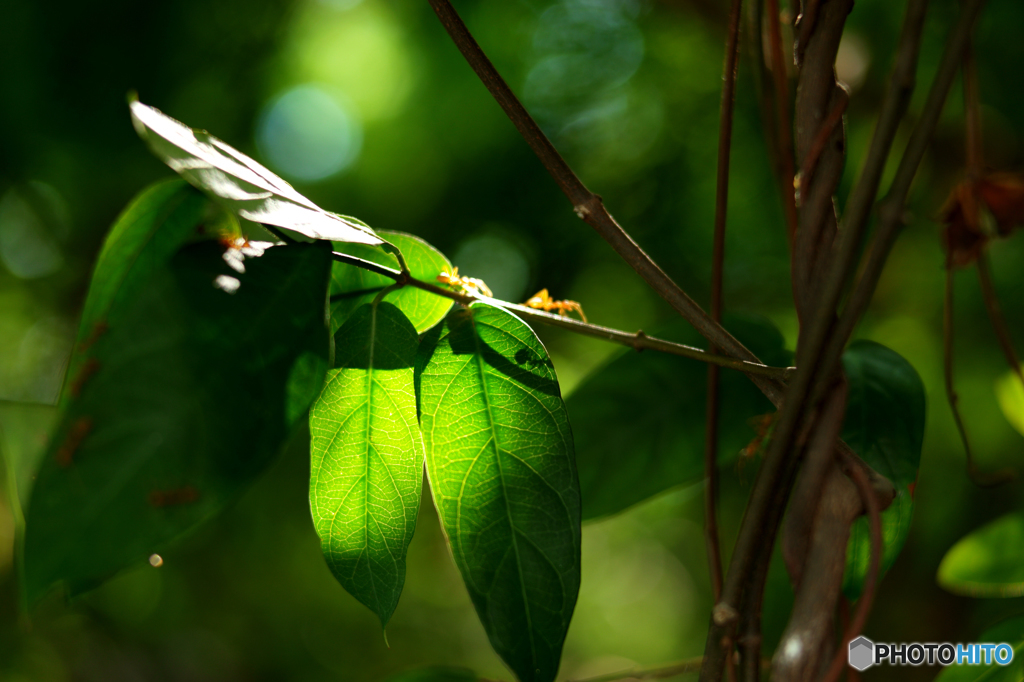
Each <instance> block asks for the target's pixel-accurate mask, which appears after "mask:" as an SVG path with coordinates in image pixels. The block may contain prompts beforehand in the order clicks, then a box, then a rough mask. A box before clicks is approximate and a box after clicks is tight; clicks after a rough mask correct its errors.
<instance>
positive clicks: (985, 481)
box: [942, 257, 1014, 488]
mask: <svg viewBox="0 0 1024 682" xmlns="http://www.w3.org/2000/svg"><path fill="white" fill-rule="evenodd" d="M954 272H955V270H954V269H953V264H952V262H951V257H950V258H947V263H946V292H945V297H944V305H943V307H942V342H943V343H942V351H943V352H942V370H943V377H944V379H945V387H946V401H947V402H948V403H949V409H950V411H951V412H952V413H953V422H954V423H955V424H956V430H957V432H958V433H959V434H960V441H961V442H962V443H963V446H964V456H965V457H966V458H967V476H968V477H969V478H970V479H971V481H972V482H973V483H974V484H975V485H977V486H979V487H982V488H992V487H995V486H998V485H1002V484H1003V483H1006V482H1007V481H1010V480H1012V479H1013V478H1014V473H1013V471H1012V470H1010V469H1000V470H999V471H995V472H992V473H985V472H982V471H981V470H979V469H978V464H977V462H975V460H974V452H973V450H972V449H971V442H970V440H969V439H968V438H967V427H966V426H965V425H964V419H963V416H962V415H961V414H960V405H959V403H960V398H959V396H958V395H957V393H956V386H955V385H954V380H953V367H954V362H953V277H954ZM979 272H980V270H979Z"/></svg>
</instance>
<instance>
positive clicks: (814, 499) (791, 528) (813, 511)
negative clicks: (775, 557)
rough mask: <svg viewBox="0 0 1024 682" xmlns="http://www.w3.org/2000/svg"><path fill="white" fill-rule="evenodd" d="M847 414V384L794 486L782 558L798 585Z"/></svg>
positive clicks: (827, 408)
mask: <svg viewBox="0 0 1024 682" xmlns="http://www.w3.org/2000/svg"><path fill="white" fill-rule="evenodd" d="M845 413H846V385H845V384H839V385H837V386H836V388H835V389H833V390H832V392H831V394H830V395H829V397H828V398H827V399H826V401H825V404H824V406H823V408H822V413H821V418H820V419H819V420H818V424H817V433H816V434H815V436H814V438H812V439H811V442H810V444H809V446H808V448H807V456H806V457H805V459H804V465H803V467H802V468H801V470H800V476H799V478H798V479H797V482H796V485H794V487H793V495H792V499H791V501H790V503H789V511H788V512H787V513H786V522H785V524H786V525H785V528H784V531H783V535H782V557H783V560H784V561H785V563H786V570H787V571H788V572H789V578H790V581H791V583H792V584H793V586H794V587H797V586H799V585H800V580H801V578H802V577H803V572H804V564H805V562H806V560H807V550H808V547H809V546H810V544H811V534H812V531H813V529H814V520H815V517H816V515H817V512H818V509H819V507H820V502H821V497H822V491H823V490H824V489H825V480H826V478H827V476H828V472H829V470H830V469H831V468H832V467H833V466H834V462H835V446H836V441H837V440H838V439H839V433H840V431H841V430H842V426H843V416H844V415H845Z"/></svg>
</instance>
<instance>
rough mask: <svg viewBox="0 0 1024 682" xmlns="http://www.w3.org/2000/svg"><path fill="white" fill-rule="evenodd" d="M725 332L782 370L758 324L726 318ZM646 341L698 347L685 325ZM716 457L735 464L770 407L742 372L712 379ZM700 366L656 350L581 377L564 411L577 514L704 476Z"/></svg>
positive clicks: (782, 359) (781, 359)
mask: <svg viewBox="0 0 1024 682" xmlns="http://www.w3.org/2000/svg"><path fill="white" fill-rule="evenodd" d="M726 327H727V328H728V329H729V330H730V331H731V332H732V333H733V334H735V335H736V337H737V338H738V339H739V340H740V341H741V342H743V343H744V345H746V346H747V348H749V349H750V350H751V351H753V352H754V353H755V354H756V355H757V356H758V357H759V358H760V359H761V360H762V361H763V362H766V363H768V364H770V365H776V366H785V365H787V364H789V360H790V356H789V354H788V353H787V352H786V351H785V350H784V347H783V343H784V342H783V339H782V335H781V334H779V332H778V331H777V330H776V329H775V328H774V327H773V326H772V325H771V323H770V322H768V321H767V320H763V319H761V318H753V317H739V316H727V318H726ZM654 336H658V337H660V338H667V339H672V340H674V341H679V342H681V343H688V344H692V345H700V346H706V342H703V341H702V339H701V338H700V337H699V335H698V334H697V332H696V331H694V330H693V328H692V327H691V326H690V325H689V324H687V323H686V322H685V321H683V320H681V319H679V320H673V321H671V322H670V323H669V324H667V325H665V326H664V327H662V328H660V329H658V330H656V333H655V334H654ZM720 381H721V385H720V394H719V396H720V405H721V408H720V413H719V420H720V421H719V450H718V459H719V461H720V462H722V463H723V464H725V463H729V462H732V461H733V460H735V459H736V457H737V455H738V454H739V452H740V450H741V449H742V448H744V447H745V446H746V445H747V444H749V443H750V442H751V440H753V439H754V438H755V437H756V436H757V429H756V427H755V425H754V421H755V418H756V417H757V416H758V415H763V414H766V413H771V412H774V408H773V407H772V404H771V403H770V402H769V401H768V399H767V398H765V397H764V396H763V395H762V394H761V392H760V391H759V390H758V389H757V387H755V386H754V385H753V384H752V383H751V382H750V379H748V378H747V377H746V376H744V375H743V374H741V373H740V372H736V371H732V370H727V369H726V370H722V372H721V374H720ZM706 403H707V365H706V364H704V363H702V362H698V361H696V360H690V359H688V358H681V357H676V356H673V355H667V354H664V353H657V352H651V351H647V352H643V353H637V352H635V351H625V352H623V353H622V354H621V355H619V356H618V357H617V358H616V359H614V360H612V361H611V362H610V363H609V364H608V365H606V366H604V367H603V368H601V369H599V370H597V371H596V372H595V373H593V374H591V375H590V376H589V377H587V378H586V379H585V380H584V381H583V383H582V385H581V386H580V387H579V388H577V389H576V391H574V392H573V394H572V395H571V396H569V398H568V400H567V401H566V406H567V408H568V410H569V419H570V421H571V422H572V425H573V435H574V437H575V442H576V453H577V466H578V467H579V476H580V489H581V492H582V496H583V518H584V519H593V518H597V517H601V516H606V515H608V514H614V513H616V512H619V511H622V510H623V509H625V508H627V507H629V506H631V505H634V504H636V503H638V502H640V501H642V500H645V499H647V498H649V497H651V496H653V495H656V494H658V493H660V492H663V491H665V490H668V489H669V488H672V487H675V486H678V485H682V484H688V483H694V482H697V481H699V480H701V479H702V478H703V477H704V428H705V426H704V420H705V416H706V415H705V413H706V407H705V406H706Z"/></svg>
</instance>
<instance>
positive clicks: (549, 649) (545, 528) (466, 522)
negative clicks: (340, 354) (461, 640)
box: [418, 303, 580, 682]
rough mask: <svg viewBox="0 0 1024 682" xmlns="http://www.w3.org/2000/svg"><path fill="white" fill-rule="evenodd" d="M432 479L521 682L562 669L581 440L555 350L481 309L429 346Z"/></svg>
mask: <svg viewBox="0 0 1024 682" xmlns="http://www.w3.org/2000/svg"><path fill="white" fill-rule="evenodd" d="M418 365H419V367H420V368H421V369H420V372H419V377H418V380H419V387H418V390H419V397H420V409H421V423H422V428H423V438H424V442H425V444H426V447H427V473H428V475H429V478H430V487H431V491H432V494H433V496H434V503H435V505H436V506H437V509H438V514H439V516H440V518H441V523H442V525H443V527H444V530H445V533H446V535H447V538H448V542H449V545H450V547H451V551H452V556H453V557H454V558H455V563H456V564H457V566H458V568H459V571H460V572H461V573H462V577H463V580H464V581H465V583H466V588H467V589H468V590H469V595H470V597H471V598H472V601H473V604H474V606H475V607H476V611H477V615H478V616H479V617H480V620H481V622H482V623H483V626H484V629H485V630H486V631H487V635H488V637H489V638H490V640H491V644H492V646H494V649H495V650H496V651H497V652H498V654H499V655H500V656H501V657H502V658H503V659H504V661H505V663H506V664H508V666H509V667H510V668H511V669H512V671H513V672H514V673H515V675H516V677H517V678H518V679H519V680H521V682H550V681H551V680H553V679H554V678H555V674H556V673H557V671H558V664H559V658H560V656H561V652H562V644H563V642H564V640H565V633H566V630H567V629H568V627H569V620H570V618H571V616H572V612H573V608H574V606H575V604H576V595H577V592H578V591H579V581H580V507H579V504H580V502H579V485H578V483H577V480H576V471H575V466H574V462H573V445H572V434H571V432H570V430H569V422H568V419H567V416H566V411H565V406H564V405H563V403H562V398H561V394H560V392H559V388H558V381H557V380H556V378H555V373H554V370H553V369H552V367H551V361H550V359H549V358H548V354H547V351H546V350H545V349H544V346H543V345H541V343H540V341H539V340H538V339H537V337H536V336H535V335H534V333H533V331H532V330H531V329H530V328H529V327H527V326H526V325H525V324H524V323H523V322H522V321H521V320H520V319H519V318H517V317H515V316H514V315H512V314H511V313H508V312H506V311H504V310H500V309H498V308H494V307H492V306H489V305H486V304H483V303H475V304H473V306H472V307H470V308H469V309H461V308H460V309H456V310H454V311H452V312H451V313H449V314H448V317H447V318H446V319H445V323H444V326H443V327H437V328H436V329H435V330H434V331H433V332H431V333H430V334H428V335H427V337H426V338H425V339H424V342H423V343H422V344H421V352H420V359H419V361H418Z"/></svg>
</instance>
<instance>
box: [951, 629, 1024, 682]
mask: <svg viewBox="0 0 1024 682" xmlns="http://www.w3.org/2000/svg"><path fill="white" fill-rule="evenodd" d="M975 641H976V642H978V643H991V644H999V643H1002V642H1005V643H1007V644H1009V645H1010V646H1011V647H1013V661H1012V662H1011V663H1010V664H1009V665H999V664H996V663H990V664H988V665H985V664H981V665H966V664H964V665H950V666H947V667H945V668H943V669H942V672H940V673H939V675H938V677H936V678H935V682H1020V681H1021V680H1022V679H1024V657H1022V656H1021V653H1022V652H1024V617H1017V618H1010V619H1009V620H1005V621H1003V622H1002V623H999V624H998V625H996V626H995V627H992V628H989V629H988V630H986V631H985V632H983V633H981V635H980V636H979V637H977V639H976V640H975Z"/></svg>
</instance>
